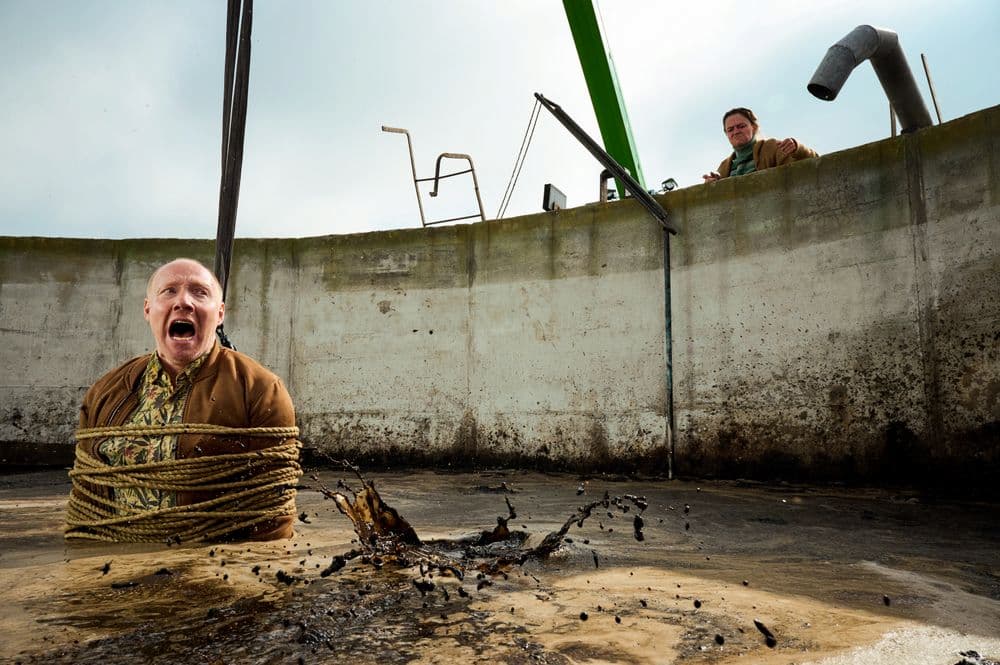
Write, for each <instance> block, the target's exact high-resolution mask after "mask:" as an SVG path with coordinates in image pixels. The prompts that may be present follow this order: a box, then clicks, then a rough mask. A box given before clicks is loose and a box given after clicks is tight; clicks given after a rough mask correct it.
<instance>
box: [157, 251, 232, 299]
mask: <svg viewBox="0 0 1000 665" xmlns="http://www.w3.org/2000/svg"><path fill="white" fill-rule="evenodd" d="M175 264H179V265H181V266H184V267H186V268H188V269H190V270H193V271H195V272H202V271H203V272H204V273H205V274H206V275H207V276H208V278H209V280H210V281H211V283H212V286H213V287H214V288H215V294H216V295H217V296H218V297H219V300H222V284H220V283H219V278H218V277H216V276H215V273H213V272H212V271H211V270H209V269H208V268H206V267H205V264H204V263H202V262H201V261H196V260H195V259H188V258H184V257H180V258H176V259H174V260H173V261H170V262H168V263H164V264H163V265H162V266H160V267H159V268H157V269H156V270H154V271H153V274H152V275H150V276H149V279H148V280H147V281H146V297H147V298H149V296H150V294H151V289H152V288H153V283H154V282H155V281H156V278H157V276H158V275H159V274H160V273H161V272H163V271H164V270H165V269H167V268H173V267H176V266H175Z"/></svg>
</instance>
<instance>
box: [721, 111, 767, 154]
mask: <svg viewBox="0 0 1000 665" xmlns="http://www.w3.org/2000/svg"><path fill="white" fill-rule="evenodd" d="M722 128H723V129H724V130H726V137H727V138H728V139H729V143H730V144H731V145H732V146H733V147H734V148H742V147H743V146H745V145H746V144H747V143H750V141H751V140H752V139H753V138H754V137H755V136H756V135H757V130H759V129H760V126H759V125H758V124H757V116H755V115H754V113H753V111H751V110H750V109H748V108H743V107H742V106H741V107H739V108H735V109H730V110H728V111H726V114H725V115H724V116H722Z"/></svg>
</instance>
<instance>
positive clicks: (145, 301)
mask: <svg viewBox="0 0 1000 665" xmlns="http://www.w3.org/2000/svg"><path fill="white" fill-rule="evenodd" d="M142 318H144V319H146V320H147V321H149V298H145V299H143V301H142Z"/></svg>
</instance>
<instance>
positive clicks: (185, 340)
mask: <svg viewBox="0 0 1000 665" xmlns="http://www.w3.org/2000/svg"><path fill="white" fill-rule="evenodd" d="M143 313H144V315H145V317H146V320H147V321H149V327H150V328H151V329H152V331H153V338H154V339H155V340H156V352H157V354H158V355H159V356H160V361H161V362H162V363H163V366H164V367H165V368H166V369H167V371H168V372H170V374H171V375H172V376H176V375H177V373H178V372H179V371H181V370H183V369H184V368H185V367H187V366H188V365H189V364H190V363H191V362H192V361H194V360H196V359H197V358H199V357H200V356H201V355H202V354H204V353H207V352H208V351H210V350H211V349H212V346H213V345H214V344H215V329H216V327H218V325H219V324H220V323H222V320H223V318H225V313H226V306H225V304H224V303H223V302H222V287H221V286H220V285H219V280H217V279H216V278H215V275H213V274H212V272H211V271H210V270H209V269H208V268H206V267H205V266H203V265H202V264H200V263H198V262H197V261H195V260H193V259H174V260H173V261H171V262H170V263H167V264H165V265H162V266H160V267H159V268H157V269H156V271H155V272H154V273H153V275H152V276H151V277H150V278H149V283H148V284H147V285H146V300H145V302H144V303H143Z"/></svg>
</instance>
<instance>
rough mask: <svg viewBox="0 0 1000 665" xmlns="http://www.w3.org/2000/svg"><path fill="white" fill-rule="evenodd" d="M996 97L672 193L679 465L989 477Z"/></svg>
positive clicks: (996, 328) (995, 313)
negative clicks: (912, 126)
mask: <svg viewBox="0 0 1000 665" xmlns="http://www.w3.org/2000/svg"><path fill="white" fill-rule="evenodd" d="M998 127H1000V110H998V109H996V108H994V109H989V110H987V111H983V112H981V113H977V114H973V115H971V116H968V117H966V118H962V119H960V120H957V121H954V122H951V123H948V124H946V125H943V126H940V127H936V128H933V129H930V130H927V131H921V132H918V133H917V134H915V135H910V136H906V137H901V138H899V139H895V140H887V141H881V142H879V143H873V144H870V145H866V146H861V147H859V148H855V149H852V150H849V151H845V152H841V153H836V154H833V155H829V156H826V157H823V158H821V159H816V160H809V161H806V162H801V163H798V164H795V165H794V166H792V167H789V168H783V169H777V170H773V171H765V172H762V173H759V174H756V175H753V176H751V177H746V178H737V179H730V180H724V181H721V182H719V183H717V184H713V185H709V186H706V187H696V188H690V189H686V190H682V191H680V192H678V194H677V196H676V198H673V199H671V200H670V201H671V203H672V204H673V210H674V211H675V214H677V215H678V218H679V223H680V225H681V227H682V229H683V234H682V235H679V236H678V237H677V238H676V239H675V240H674V241H673V243H672V246H671V252H672V254H671V259H672V264H673V270H672V284H673V293H672V305H673V312H674V323H675V325H674V329H673V330H674V364H675V375H674V376H675V385H674V387H675V405H676V406H675V409H676V426H677V439H676V455H677V465H678V468H679V470H680V472H681V473H691V474H699V475H704V474H718V475H720V476H728V477H734V476H746V477H762V476H770V477H773V476H783V477H798V478H803V477H810V476H811V477H823V478H876V477H882V478H885V477H889V478H891V479H894V480H904V481H911V482H931V481H934V480H935V479H944V480H947V481H952V480H954V479H955V478H960V477H964V478H966V479H967V480H973V481H974V482H983V481H984V478H985V477H989V478H993V479H995V478H996V477H997V476H996V468H997V462H998V461H1000V455H998V451H1000V196H998V194H1000V170H998V167H1000V138H998V136H1000V133H998V131H997V128H998Z"/></svg>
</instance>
